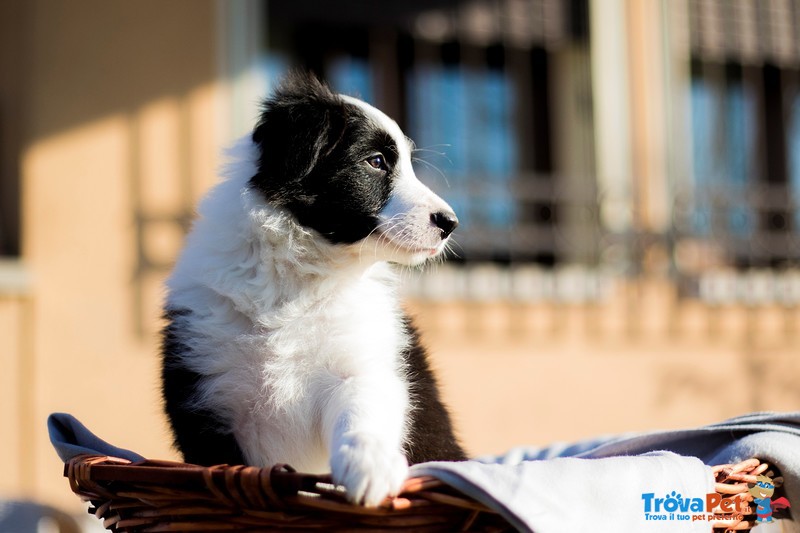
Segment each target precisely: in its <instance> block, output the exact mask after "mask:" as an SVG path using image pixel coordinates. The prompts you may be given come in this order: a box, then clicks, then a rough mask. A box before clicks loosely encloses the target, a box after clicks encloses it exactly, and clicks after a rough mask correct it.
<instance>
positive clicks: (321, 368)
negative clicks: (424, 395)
mask: <svg viewBox="0 0 800 533" xmlns="http://www.w3.org/2000/svg"><path fill="white" fill-rule="evenodd" d="M304 307H305V308H304ZM293 313H295V314H294V316H292V314H293ZM277 323H280V324H281V326H280V327H278V328H274V329H273V330H271V331H270V332H269V334H268V335H267V336H266V337H265V338H264V341H265V344H263V345H262V347H263V352H262V353H261V354H260V355H261V362H260V364H259V366H260V369H259V374H260V376H261V379H260V384H259V387H258V388H259V389H260V390H259V391H257V396H259V397H260V398H261V401H260V402H257V403H256V404H255V405H254V408H253V409H252V410H250V411H249V412H246V413H244V414H245V417H244V418H245V420H242V421H241V423H239V424H237V426H236V427H238V428H239V430H237V433H238V434H237V438H238V440H239V442H240V443H241V445H242V448H243V452H244V454H245V456H246V458H247V459H248V462H250V463H252V464H263V465H269V464H272V463H276V462H287V463H289V464H292V466H295V468H299V469H302V470H305V471H309V472H316V471H328V470H329V445H330V443H328V442H325V433H326V432H325V426H326V424H327V425H328V426H329V425H330V424H331V423H332V422H331V421H326V420H324V419H323V418H324V415H323V414H322V413H324V412H326V411H330V409H329V408H330V407H331V405H330V404H331V403H332V402H337V401H342V399H343V398H347V394H346V391H347V388H348V387H351V386H353V384H359V385H358V386H359V390H360V391H361V392H360V394H361V396H360V398H359V400H358V401H360V402H364V403H365V404H372V405H373V406H374V405H380V404H386V408H387V410H388V411H391V412H405V411H406V409H407V402H408V399H407V396H408V392H407V385H406V380H405V376H404V373H403V368H402V356H401V352H402V350H403V349H404V348H405V345H406V343H407V339H406V335H405V333H404V331H405V330H404V326H403V324H402V319H401V317H400V314H399V311H398V309H397V306H396V304H395V302H394V300H393V296H392V294H391V292H390V291H389V290H388V289H387V288H386V287H385V286H382V285H381V284H378V283H375V282H372V281H365V282H364V283H362V284H359V285H356V286H354V287H351V288H349V290H347V291H341V292H340V293H339V294H338V295H336V296H332V297H330V298H327V299H325V300H324V301H320V302H318V303H317V304H316V305H310V306H304V305H302V304H300V305H297V303H295V306H294V307H292V308H289V309H286V310H283V315H282V316H279V320H278V321H277ZM365 383H366V384H369V386H368V387H367V388H366V391H367V392H364V390H365V388H364V386H363V384H365ZM242 392H245V391H242ZM251 392H256V391H251ZM333 411H337V410H336V409H334V410H333ZM333 423H335V422H333ZM376 429H378V430H379V431H381V428H376ZM394 431H396V430H394Z"/></svg>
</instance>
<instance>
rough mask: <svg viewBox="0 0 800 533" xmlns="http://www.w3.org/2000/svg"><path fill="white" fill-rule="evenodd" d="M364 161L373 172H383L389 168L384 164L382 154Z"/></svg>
mask: <svg viewBox="0 0 800 533" xmlns="http://www.w3.org/2000/svg"><path fill="white" fill-rule="evenodd" d="M365 161H366V163H367V164H368V165H369V166H371V167H372V168H374V169H375V170H383V171H384V172H387V171H388V170H389V166H388V165H387V164H386V159H384V157H383V154H375V155H373V156H370V157H369V158H367V159H366V160H365Z"/></svg>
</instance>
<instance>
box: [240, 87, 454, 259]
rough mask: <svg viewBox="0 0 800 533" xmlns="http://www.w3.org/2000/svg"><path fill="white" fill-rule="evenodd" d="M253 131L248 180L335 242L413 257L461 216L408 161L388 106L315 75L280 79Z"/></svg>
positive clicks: (433, 251)
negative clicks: (256, 152) (335, 88)
mask: <svg viewBox="0 0 800 533" xmlns="http://www.w3.org/2000/svg"><path fill="white" fill-rule="evenodd" d="M263 109H264V110H263V113H262V115H261V120H260V121H259V123H258V125H257V126H256V128H255V130H254V132H253V141H254V142H255V143H256V144H257V145H258V147H259V149H260V159H259V161H258V173H257V174H256V175H255V176H254V177H253V178H252V179H251V181H250V183H251V186H253V187H255V188H256V189H258V190H259V191H260V192H261V193H262V194H263V195H264V198H265V200H266V201H267V202H269V203H270V204H272V205H274V206H278V207H282V208H285V209H288V210H289V211H290V212H291V213H292V214H293V215H294V216H295V218H296V219H297V220H298V222H299V223H300V224H302V225H303V226H305V227H307V228H311V229H313V230H315V231H316V232H318V233H319V234H320V235H321V236H322V237H324V238H325V239H326V240H327V241H328V242H329V243H331V244H333V245H340V246H346V247H351V248H352V249H353V250H354V251H357V252H358V253H359V254H362V255H368V256H370V258H374V259H379V260H388V261H394V262H398V263H401V264H407V265H413V264H419V263H421V262H423V261H425V260H426V259H428V258H431V257H434V256H436V255H438V254H440V253H441V252H442V251H443V250H444V248H445V246H446V244H447V241H448V238H449V237H450V234H451V233H452V231H453V230H454V229H455V227H456V226H457V224H458V219H457V218H456V215H455V214H454V213H453V210H452V209H451V208H450V206H448V205H447V204H446V203H445V202H444V201H443V200H442V199H441V198H439V197H438V196H437V195H435V194H434V193H433V192H431V190H430V189H428V188H427V187H426V186H424V185H423V184H422V183H420V181H419V180H418V179H417V177H416V176H415V174H414V170H413V168H412V164H411V150H412V148H411V142H410V141H409V140H408V139H407V138H406V137H405V135H403V132H402V131H401V130H400V128H399V126H398V125H397V124H396V123H395V122H394V121H393V120H392V119H390V118H389V117H387V116H386V115H385V114H383V113H382V112H380V111H379V110H377V109H375V108H374V107H372V106H370V105H369V104H366V103H364V102H362V101H360V100H357V99H355V98H351V97H348V96H343V95H337V94H334V93H333V92H332V91H331V90H330V89H329V88H328V87H327V86H325V85H324V84H322V83H321V82H319V81H318V80H316V79H314V78H312V77H308V76H302V75H295V76H292V77H290V78H289V79H287V80H286V81H285V82H284V83H283V85H282V86H281V87H280V88H279V89H278V90H277V91H276V93H275V94H274V95H273V96H272V97H271V98H270V99H268V100H267V101H266V102H265V104H264V108H263Z"/></svg>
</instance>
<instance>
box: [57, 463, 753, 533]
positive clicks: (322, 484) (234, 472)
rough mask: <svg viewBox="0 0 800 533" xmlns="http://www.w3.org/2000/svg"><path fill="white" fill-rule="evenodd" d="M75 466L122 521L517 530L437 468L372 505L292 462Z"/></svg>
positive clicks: (723, 475) (108, 518)
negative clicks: (438, 474) (436, 473)
mask: <svg viewBox="0 0 800 533" xmlns="http://www.w3.org/2000/svg"><path fill="white" fill-rule="evenodd" d="M767 469H768V465H766V464H763V463H760V462H759V461H758V460H757V459H750V460H748V461H744V462H742V463H739V464H737V465H722V466H718V467H715V468H714V474H715V476H716V480H717V486H716V490H717V493H718V494H720V495H721V496H723V497H726V498H731V497H734V496H735V497H737V498H742V499H743V501H752V496H750V494H749V493H748V492H747V483H749V482H754V481H755V476H757V475H759V474H761V473H763V472H765V471H766V470H767ZM65 476H66V477H68V478H69V482H70V486H71V488H72V490H73V492H75V493H76V494H77V495H79V496H80V497H81V498H82V499H83V500H85V501H88V502H90V504H91V506H90V508H89V512H90V513H93V514H95V515H96V516H97V517H98V518H100V519H102V520H103V521H104V522H103V525H104V526H105V527H106V529H109V530H113V531H224V530H240V531H241V530H261V531H263V530H269V529H280V530H288V529H296V530H309V529H316V530H322V531H342V530H356V529H357V530H373V531H385V530H392V529H401V530H413V531H513V527H512V526H511V525H510V524H509V523H508V522H507V521H506V520H505V519H503V518H502V517H501V516H500V515H498V514H497V513H496V512H495V511H493V510H491V509H489V508H487V507H486V506H484V505H482V504H480V503H478V502H476V501H474V500H473V499H471V498H469V497H467V496H465V495H463V494H461V493H459V492H457V491H455V490H453V489H452V488H450V487H448V486H446V485H445V484H443V483H442V482H440V481H438V480H436V479H433V478H429V477H417V478H411V479H409V480H408V481H407V482H406V483H405V485H404V487H403V490H402V492H401V494H400V495H399V496H398V497H396V498H387V499H386V500H385V501H384V502H383V503H382V504H381V505H380V506H379V507H377V508H365V507H361V506H357V505H352V504H350V503H348V502H347V500H346V499H345V497H344V493H343V491H342V489H341V488H338V487H335V486H334V485H332V484H331V481H330V477H329V476H319V475H309V474H302V473H298V472H295V471H294V470H293V469H292V468H291V467H289V466H286V465H276V466H274V467H272V468H256V467H245V466H226V465H221V466H214V467H201V466H194V465H188V464H184V463H174V462H166V461H145V462H140V463H131V462H130V461H127V460H125V459H117V458H114V457H108V456H94V455H80V456H77V457H75V458H73V459H72V460H70V461H69V462H68V463H67V464H66V465H65ZM750 508H751V511H750V514H749V515H748V516H744V517H742V519H737V520H728V521H715V522H714V527H715V528H724V529H735V530H749V529H750V528H751V527H753V525H754V523H753V518H754V515H753V514H752V513H753V511H752V506H750ZM720 512H722V511H720Z"/></svg>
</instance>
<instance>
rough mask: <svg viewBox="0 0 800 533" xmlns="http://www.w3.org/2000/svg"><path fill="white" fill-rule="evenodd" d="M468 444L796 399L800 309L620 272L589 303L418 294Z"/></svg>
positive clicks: (718, 416) (686, 421)
mask: <svg viewBox="0 0 800 533" xmlns="http://www.w3.org/2000/svg"><path fill="white" fill-rule="evenodd" d="M411 309H412V310H413V312H414V313H415V315H416V316H417V319H418V321H419V322H420V324H421V325H422V330H423V332H424V333H425V334H426V336H425V340H426V343H427V345H428V348H429V350H430V351H431V353H432V355H433V357H434V361H435V363H436V366H438V368H439V371H440V378H441V381H442V384H443V386H444V388H445V392H446V396H447V397H448V398H449V400H450V404H451V406H452V408H453V411H454V415H455V417H456V420H457V426H458V428H459V430H460V434H461V436H462V437H463V439H464V443H465V445H466V446H467V447H468V449H469V450H470V451H471V452H472V453H473V454H476V455H482V454H497V453H502V452H503V451H505V450H507V449H509V448H512V447H514V446H521V445H530V446H541V445H545V444H547V443H551V442H556V441H574V440H579V439H587V438H592V437H596V436H598V435H604V434H613V433H624V432H630V431H649V430H659V429H674V428H682V427H691V426H695V425H701V424H708V423H712V422H717V421H720V420H723V419H726V418H730V417H733V416H737V415H740V414H743V413H747V412H751V411H758V410H797V409H798V408H800V388H798V387H797V376H800V357H798V354H799V352H798V348H797V347H798V345H800V310H798V309H797V308H796V307H793V308H786V307H781V306H777V305H773V306H767V305H764V306H759V307H745V306H741V305H725V306H712V305H707V304H703V303H700V302H697V301H691V300H690V301H687V300H683V301H681V300H679V299H678V298H677V297H676V294H675V290H674V289H673V288H672V287H671V286H670V285H669V284H668V283H665V282H664V281H663V280H646V281H641V282H638V283H632V282H615V283H613V286H612V288H611V290H610V292H609V294H608V295H607V296H606V297H604V298H602V299H601V300H599V301H596V302H593V303H583V304H568V303H564V304H553V303H538V304H535V303H518V304H509V303H507V302H500V301H483V302H472V303H455V302H438V303H435V302H430V301H427V302H424V301H414V302H413V303H412V306H411Z"/></svg>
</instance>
